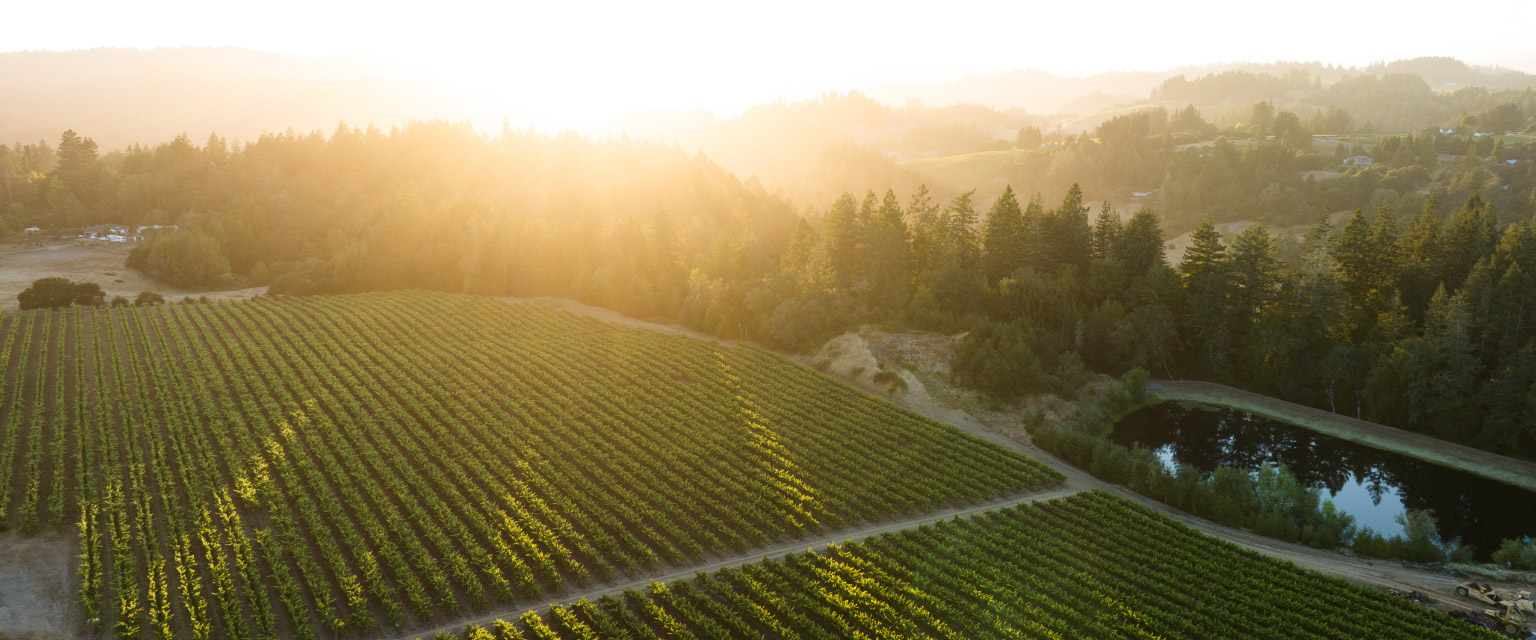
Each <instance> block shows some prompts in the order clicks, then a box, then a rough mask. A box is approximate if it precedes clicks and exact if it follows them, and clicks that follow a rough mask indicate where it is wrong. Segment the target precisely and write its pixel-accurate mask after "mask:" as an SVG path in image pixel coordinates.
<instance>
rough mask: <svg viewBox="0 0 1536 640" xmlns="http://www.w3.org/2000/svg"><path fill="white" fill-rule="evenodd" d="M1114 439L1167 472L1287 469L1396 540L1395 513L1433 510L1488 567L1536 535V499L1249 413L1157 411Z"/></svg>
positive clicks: (1118, 430) (1129, 423) (1140, 415)
mask: <svg viewBox="0 0 1536 640" xmlns="http://www.w3.org/2000/svg"><path fill="white" fill-rule="evenodd" d="M1109 439H1110V440H1112V441H1114V442H1117V443H1119V444H1123V445H1127V446H1129V445H1132V444H1141V445H1142V446H1144V447H1146V448H1148V449H1151V450H1152V451H1153V452H1154V453H1156V454H1157V456H1158V457H1159V458H1160V459H1162V461H1163V463H1164V464H1168V465H1170V468H1171V466H1172V465H1173V464H1181V465H1190V466H1194V467H1196V468H1198V469H1202V470H1205V471H1210V470H1212V469H1215V468H1216V467H1220V466H1225V467H1235V468H1243V469H1257V468H1258V467H1259V466H1261V465H1263V464H1264V463H1266V462H1278V463H1282V464H1284V465H1285V466H1286V467H1289V468H1290V470H1291V472H1292V473H1294V474H1296V476H1297V477H1298V478H1299V479H1300V480H1301V481H1302V482H1303V483H1307V484H1310V485H1312V486H1314V487H1317V488H1318V489H1321V490H1322V497H1323V498H1325V499H1329V500H1332V501H1333V503H1334V504H1335V505H1336V506H1338V508H1339V510H1341V511H1344V512H1346V513H1349V514H1350V515H1352V516H1354V517H1355V523H1356V524H1357V525H1361V526H1369V527H1371V528H1372V529H1375V530H1376V531H1377V532H1379V533H1382V534H1383V535H1386V536H1389V537H1390V536H1393V535H1397V534H1400V533H1402V531H1403V529H1402V527H1401V526H1400V525H1398V524H1397V522H1396V521H1395V518H1396V517H1397V515H1398V514H1400V513H1403V512H1404V511H1407V510H1410V509H1428V510H1429V511H1430V512H1431V513H1433V514H1434V516H1435V519H1436V520H1437V521H1438V523H1439V529H1440V536H1441V537H1442V538H1443V539H1446V540H1450V539H1460V540H1461V541H1462V543H1463V544H1467V545H1471V546H1473V547H1474V548H1475V549H1476V551H1477V555H1478V557H1479V558H1482V559H1484V560H1486V559H1487V558H1488V556H1489V554H1491V553H1493V551H1494V550H1495V549H1497V548H1498V545H1499V542H1500V541H1501V540H1503V539H1505V538H1518V537H1520V536H1523V535H1536V493H1533V492H1530V491H1526V490H1524V489H1521V488H1518V487H1514V486H1510V485H1507V484H1504V483H1501V482H1498V481H1495V480H1488V479H1485V478H1482V477H1479V476H1475V475H1472V474H1470V473H1466V472H1464V471H1458V470H1455V469H1451V468H1448V467H1443V466H1440V465H1436V464H1431V463H1428V462H1424V461H1422V460H1418V459H1416V458H1410V457H1408V456H1405V455H1402V454H1397V453H1392V452H1390V451H1383V450H1380V449H1375V448H1372V447H1367V446H1365V445H1359V444H1355V443H1353V442H1349V441H1346V440H1340V439H1338V438H1334V437H1331V436H1325V435H1322V434H1319V433H1317V432H1315V431H1311V430H1308V429H1304V428H1301V427H1297V426H1294V425H1290V424H1286V423H1283V422H1277V421H1275V420H1270V419H1268V418H1263V417H1259V416H1255V415H1252V414H1249V413H1247V412H1244V411H1238V410H1235V409H1223V408H1218V407H1211V406H1206V405H1199V404H1193V403H1172V402H1168V403H1163V404H1158V405H1153V406H1150V407H1146V408H1143V409H1140V410H1138V411H1136V412H1134V413H1132V414H1131V415H1129V416H1126V417H1125V418H1124V419H1122V420H1121V421H1120V422H1119V423H1118V424H1116V425H1115V429H1114V432H1113V433H1111V434H1110V436H1109Z"/></svg>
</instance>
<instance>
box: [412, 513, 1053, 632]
mask: <svg viewBox="0 0 1536 640" xmlns="http://www.w3.org/2000/svg"><path fill="white" fill-rule="evenodd" d="M1078 491H1079V490H1078V489H1073V488H1070V487H1057V488H1054V489H1047V490H1045V491H1042V492H1039V493H1029V494H1024V495H1019V496H1013V497H1009V498H1005V499H1002V500H994V501H992V502H986V503H982V504H978V505H972V506H969V507H961V508H956V509H943V510H940V511H935V512H932V513H928V514H924V515H921V516H917V517H914V518H907V519H904V520H893V521H888V522H880V523H876V524H872V525H869V526H865V527H859V528H856V529H848V530H844V531H839V532H837V533H834V534H831V535H825V536H818V537H815V538H806V539H803V540H794V541H791V542H786V543H782V544H777V545H774V546H771V547H763V548H759V549H753V550H752V551H749V552H747V553H742V554H737V555H733V556H727V557H723V558H720V559H717V560H714V561H712V562H704V563H700V564H695V565H690V566H686V567H671V568H667V569H663V570H661V571H657V572H653V573H650V574H646V575H645V576H643V577H640V578H631V579H625V580H617V581H613V582H608V583H605V584H602V585H596V586H587V587H581V588H577V589H574V590H568V591H567V592H564V593H560V594H556V595H554V596H553V597H550V598H547V599H545V600H541V601H539V602H530V603H528V604H524V605H518V606H516V607H512V608H508V609H504V610H502V611H499V612H497V613H491V614H484V615H476V616H473V617H468V618H462V619H460V620H456V621H454V622H451V623H448V624H445V625H443V626H440V627H436V628H432V629H425V630H421V631H415V632H412V633H409V634H406V635H402V636H397V638H398V639H399V640H406V639H408V638H421V637H427V636H431V635H433V634H436V633H437V632H439V631H447V632H450V633H457V632H459V631H463V630H464V625H467V624H478V625H481V626H487V625H490V624H491V623H492V622H495V621H496V620H498V619H501V620H507V621H509V622H510V621H512V620H513V619H515V618H516V617H517V616H519V615H521V614H522V612H524V611H530V610H533V611H538V610H542V609H545V608H547V607H549V606H550V605H555V604H558V605H570V604H575V603H576V602H579V601H581V600H583V599H585V600H595V599H597V598H600V597H602V596H619V595H623V593H624V592H625V591H626V590H629V589H641V588H644V587H645V586H646V585H648V584H651V583H652V582H673V581H676V580H686V579H689V578H692V577H693V576H694V574H696V573H698V572H700V571H718V570H720V569H727V568H735V567H740V566H742V565H746V564H751V563H754V562H761V561H763V560H775V559H778V558H783V557H784V556H786V555H789V554H791V553H799V552H801V551H805V550H808V549H825V548H827V546H828V545H831V544H844V543H848V542H854V541H857V540H863V539H865V538H872V537H875V536H878V535H881V534H884V533H895V532H897V531H904V530H906V529H913V528H916V527H920V526H923V525H926V524H933V523H935V522H939V521H941V520H948V519H950V518H969V517H971V516H975V515H977V514H980V513H984V512H987V511H993V510H996V509H1006V508H1008V507H1013V506H1018V505H1021V504H1028V503H1031V502H1039V501H1042V500H1054V499H1056V498H1065V497H1067V496H1070V495H1072V494H1074V493H1077V492H1078Z"/></svg>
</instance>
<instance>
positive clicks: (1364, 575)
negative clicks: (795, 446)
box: [477, 298, 1529, 620]
mask: <svg viewBox="0 0 1536 640" xmlns="http://www.w3.org/2000/svg"><path fill="white" fill-rule="evenodd" d="M512 301H514V302H536V303H546V304H553V305H554V306H557V307H560V308H563V309H566V310H568V311H572V312H575V313H582V314H586V315H589V316H591V317H594V318H597V319H599V320H604V321H607V322H617V323H621V324H626V325H629V326H634V327H639V328H644V329H652V330H662V331H666V332H668V333H675V334H679V335H687V336H690V337H695V338H699V339H704V340H712V341H715V342H724V341H722V340H720V339H719V338H715V337H713V336H708V335H705V334H701V333H699V332H696V331H692V330H689V329H685V328H682V327H676V326H670V325H660V324H656V323H652V322H645V321H642V320H636V319H634V318H629V317H626V316H623V315H621V314H618V313H615V312H613V311H610V310H607V309H601V308H597V307H592V306H590V305H585V304H582V303H579V302H574V301H570V300H560V299H553V298H551V299H524V298H517V299H512ZM786 355H787V354H786ZM794 359H796V360H797V361H800V362H802V364H804V361H803V359H800V358H794ZM854 386H856V387H858V388H860V389H861V390H863V391H864V392H866V393H869V394H870V395H873V396H875V397H877V398H879V399H881V400H885V401H887V402H893V403H895V404H897V405H898V406H902V407H903V408H906V409H908V410H911V411H913V412H915V413H918V414H922V415H924V416H927V417H928V418H930V419H933V420H936V421H938V422H943V423H946V424H950V425H953V426H955V427H956V428H958V429H960V430H962V431H965V432H967V433H970V434H971V435H974V436H976V437H979V438H982V439H983V440H987V441H989V442H993V443H995V444H997V445H999V446H1001V447H1003V448H1006V449H1010V450H1013V451H1016V452H1019V453H1023V454H1025V455H1027V456H1029V457H1031V458H1033V459H1035V460H1038V461H1040V462H1042V463H1044V464H1046V465H1049V466H1050V467H1051V468H1054V469H1056V470H1057V471H1060V472H1061V473H1062V474H1064V475H1066V477H1067V481H1066V483H1065V485H1064V486H1063V487H1062V488H1061V489H1058V490H1055V491H1052V492H1049V494H1040V496H1034V497H1029V498H1024V499H1021V500H1019V502H1023V501H1028V500H1029V499H1038V498H1039V497H1043V496H1045V495H1051V496H1055V495H1058V494H1059V495H1070V494H1072V493H1076V492H1078V491H1086V490H1092V489H1099V490H1102V491H1105V492H1108V493H1113V494H1115V495H1118V496H1122V497H1125V498H1128V499H1131V500H1135V501H1137V502H1139V503H1141V504H1143V505H1146V506H1148V507H1150V508H1152V509H1155V510H1157V511H1159V512H1161V513H1163V514H1165V515H1167V516H1168V517H1171V518H1173V519H1175V520H1178V521H1180V522H1183V523H1184V524H1186V525H1188V526H1190V527H1193V528H1195V529H1198V530H1200V531H1202V532H1204V533H1206V534H1209V535H1212V536H1215V537H1217V538H1221V539H1223V540H1226V541H1228V542H1231V543H1233V544H1236V545H1238V546H1240V547H1244V548H1247V549H1251V550H1253V551H1257V552H1259V553H1263V554H1266V555H1269V556H1272V557H1275V558H1280V559H1282V560H1286V561H1289V562H1292V563H1294V564H1296V565H1299V566H1302V567H1306V568H1308V569H1311V570H1314V571H1318V572H1320V573H1325V574H1328V575H1332V576H1336V577H1339V578H1343V579H1346V580H1350V581H1352V582H1356V583H1360V584H1364V585H1369V586H1373V587H1378V588H1382V589H1387V588H1392V589H1398V590H1400V591H1405V592H1406V591H1413V590H1418V591H1420V592H1423V593H1424V594H1426V595H1427V596H1429V603H1430V604H1431V605H1433V606H1434V607H1436V608H1438V609H1441V610H1466V609H1471V608H1474V606H1475V603H1474V602H1472V601H1471V600H1467V599H1464V598H1460V597H1458V596H1457V595H1455V586H1456V584H1458V583H1459V582H1461V581H1462V579H1461V578H1457V577H1454V576H1450V575H1446V574H1442V573H1437V572H1434V571H1428V570H1423V569H1417V568H1412V567H1407V566H1404V565H1403V564H1402V563H1399V562H1392V561H1384V560H1373V559H1369V558H1359V557H1355V556H1351V555H1347V554H1344V553H1340V552H1335V551H1325V550H1321V549H1313V548H1311V547H1306V546H1302V545H1298V544H1290V543H1287V542H1282V541H1279V540H1274V539H1271V538H1266V537H1264V536H1260V535H1257V534H1254V533H1251V532H1248V531H1244V530H1241V529H1234V528H1232V527H1227V526H1223V525H1220V524H1216V523H1215V522H1211V521H1209V520H1206V519H1204V518H1199V517H1196V516H1193V515H1190V514H1188V513H1185V512H1183V511H1180V510H1178V509H1174V508H1172V507H1170V506H1168V505H1165V504H1163V503H1161V502H1157V501H1155V500H1152V499H1150V498H1147V497H1145V496H1142V495H1140V494H1137V493H1134V492H1132V491H1130V490H1129V489H1126V488H1124V487H1121V486H1118V485H1113V484H1110V483H1107V482H1104V481H1102V480H1099V479H1098V478H1095V477H1093V476H1091V475H1089V474H1088V473H1087V472H1086V471H1083V470H1081V469H1078V468H1077V467H1074V466H1072V465H1070V464H1068V463H1067V462H1065V461H1063V460H1061V459H1059V458H1057V457H1055V456H1053V455H1051V454H1049V453H1047V452H1045V451H1044V450H1043V449H1040V448H1039V447H1036V446H1034V445H1033V444H1030V443H1028V442H1027V439H1025V438H1020V439H1015V438H1014V437H1010V436H1007V435H1004V434H1002V433H999V432H998V431H997V430H995V429H993V428H991V427H989V426H987V424H984V423H983V422H982V421H980V420H977V419H976V418H975V417H974V416H972V415H971V414H970V413H968V412H966V411H964V410H963V409H960V408H956V407H950V406H943V405H942V404H941V403H938V402H934V401H932V400H931V399H930V398H929V397H928V396H927V394H900V395H898V396H896V397H891V396H889V395H886V394H884V393H881V390H880V389H878V388H875V387H872V386H870V385H868V384H863V383H857V382H856V383H855V384H854ZM1213 386H1217V387H1219V386H1220V385H1213ZM1165 391H1166V389H1165ZM1234 391H1236V390H1234ZM1250 395H1252V394H1250ZM1259 397H1260V398H1262V397H1263V396H1259ZM1271 400H1273V399H1271ZM1275 402H1279V401H1275ZM1286 404H1289V403H1286ZM1323 413H1324V414H1325V415H1330V416H1331V415H1333V414H1327V413H1326V412H1323ZM1367 424H1369V423H1367ZM1377 426H1380V425H1377ZM1002 506H1005V505H995V506H990V507H989V506H985V505H983V506H980V507H976V508H974V509H971V510H969V511H970V512H971V513H976V512H980V511H984V510H987V509H989V508H1000V507H1002ZM954 515H956V514H948V515H942V516H938V517H940V518H945V517H953V516H954ZM926 520H927V518H926V517H925V518H920V519H915V520H913V521H902V522H892V523H887V524H883V525H879V526H878V528H879V530H880V531H887V530H897V529H900V528H904V527H906V526H917V524H921V523H922V522H923V521H926ZM861 533H864V532H863V531H862V530H860V531H849V532H844V533H842V534H839V536H838V537H836V538H835V539H837V540H849V539H856V537H858V536H860V535H861ZM811 544H824V541H819V540H818V541H801V542H797V543H794V544H792V545H790V546H792V547H794V548H797V549H804V548H806V547H807V546H809V545H811ZM780 555H782V553H781V554H780ZM762 557H763V554H762V552H760V551H758V552H753V553H751V554H746V555H744V556H743V557H742V558H745V559H747V560H748V561H750V560H756V559H761V558H762ZM742 558H736V559H729V560H723V561H721V566H730V565H729V563H732V562H739V561H742ZM709 566H713V565H709ZM709 566H700V567H694V568H688V569H687V570H683V571H677V572H673V573H670V574H663V575H657V576H652V577H647V578H644V579H642V580H637V581H632V582H631V583H630V585H631V586H637V585H644V584H647V583H649V582H651V581H652V580H663V579H667V578H668V577H669V576H676V577H688V576H691V575H692V573H693V572H694V571H696V570H707V569H708V568H709ZM1483 581H1486V580H1483ZM1502 586H1505V587H1509V588H1517V589H1528V588H1529V586H1528V585H1519V584H1504V585H1502ZM613 588H617V589H618V590H619V591H620V592H622V590H623V588H622V587H611V586H604V587H599V588H596V589H593V590H591V591H589V592H583V593H570V594H562V595H560V596H558V597H556V598H555V599H552V600H550V601H549V602H548V603H530V604H528V605H526V606H520V607H519V608H517V609H516V612H517V613H521V612H522V611H525V610H528V609H537V608H542V607H544V606H547V604H553V603H559V602H574V601H576V600H579V599H581V598H583V597H596V596H600V595H603V594H605V593H610V592H611V589H613ZM509 615H515V613H513V612H512V611H504V612H502V613H501V614H500V616H509ZM496 617H498V616H497V615H490V616H483V617H481V618H477V619H485V620H494V619H495V618H496Z"/></svg>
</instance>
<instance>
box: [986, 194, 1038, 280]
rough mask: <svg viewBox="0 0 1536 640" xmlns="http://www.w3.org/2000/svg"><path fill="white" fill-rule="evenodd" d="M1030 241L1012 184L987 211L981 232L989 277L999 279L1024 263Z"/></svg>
mask: <svg viewBox="0 0 1536 640" xmlns="http://www.w3.org/2000/svg"><path fill="white" fill-rule="evenodd" d="M1028 242H1029V239H1028V238H1027V237H1026V235H1025V229H1024V214H1023V212H1022V211H1020V210H1019V201H1018V199H1017V198H1016V197H1014V195H1013V187H1004V188H1003V195H1001V196H998V198H997V201H996V202H994V203H992V209H991V210H990V211H988V212H987V222H986V228H985V230H984V232H983V234H982V251H983V256H982V259H983V267H984V268H985V270H986V273H987V278H989V279H991V280H993V281H997V280H1000V279H1002V278H1004V277H1007V276H1008V274H1011V273H1013V271H1014V270H1015V269H1018V268H1019V267H1022V266H1024V263H1025V259H1026V258H1027V255H1026V252H1027V248H1026V247H1027V245H1028Z"/></svg>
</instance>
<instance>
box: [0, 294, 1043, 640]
mask: <svg viewBox="0 0 1536 640" xmlns="http://www.w3.org/2000/svg"><path fill="white" fill-rule="evenodd" d="M0 339H3V341H4V343H3V348H0V349H3V351H0V360H3V362H4V367H5V371H4V378H3V381H4V387H3V389H0V425H3V426H0V428H3V430H4V431H3V436H0V437H3V446H0V479H3V480H4V481H5V482H6V484H5V485H4V486H6V487H7V488H8V490H7V491H6V492H4V493H3V494H0V524H3V525H4V526H6V527H7V528H11V529H20V530H22V531H23V532H27V533H31V532H39V531H48V530H61V531H63V530H68V529H69V528H71V527H78V529H79V539H80V544H81V548H80V559H79V602H80V605H81V607H82V609H83V610H84V617H85V618H86V619H87V620H88V621H90V623H91V624H94V625H96V628H98V629H101V630H103V631H107V630H110V631H111V632H113V633H114V634H116V635H117V636H118V637H145V636H146V635H147V636H153V637H173V636H174V637H191V638H226V637H229V638H234V637H255V638H286V637H298V638H314V637H317V635H318V636H320V637H334V636H335V635H340V636H343V637H362V636H363V635H366V634H368V633H370V632H375V633H376V631H374V630H380V631H384V630H390V629H393V628H394V627H395V625H397V624H398V625H400V627H402V628H409V627H411V626H415V625H420V624H423V623H426V622H430V621H434V620H445V619H449V618H452V617H454V616H458V615H464V614H467V613H470V612H473V611H477V610H484V609H486V608H488V607H490V606H492V605H493V604H495V603H510V602H519V601H527V600H531V599H533V598H535V597H537V596H540V595H547V594H554V593H557V592H559V591H560V590H561V589H562V588H565V587H567V586H570V585H576V584H589V583H595V582H604V581H607V580H610V579H614V578H618V577H621V576H625V575H637V574H639V573H642V572H645V571H647V570H650V569H652V568H656V567H659V566H674V565H675V566H687V565H689V564H692V563H693V562H694V561H696V560H699V559H703V558H708V557H713V556H719V555H731V554H736V553H741V552H745V551H748V550H751V549H754V548H757V547H761V546H764V545H766V544H768V543H771V542H774V541H781V540H789V539H793V538H795V537H796V536H802V535H806V534H808V533H811V532H823V531H831V530H837V529H841V528H846V527H849V526H851V525H854V524H857V523H862V522H870V521H879V520H885V519H890V518H892V517H893V516H897V515H902V514H911V513H918V512H925V511H930V510H933V509H935V508H938V507H941V506H949V505H956V504H963V503H974V502H977V501H981V500H985V499H991V498H998V497H1002V496H1005V495H1013V494H1020V493H1024V492H1028V491H1031V490H1034V489H1038V488H1041V487H1043V486H1047V485H1051V484H1055V483H1058V482H1060V481H1061V480H1062V476H1060V475H1059V474H1058V473H1056V472H1055V471H1052V470H1050V469H1047V468H1046V467H1044V466H1043V465H1040V464H1039V463H1036V462H1034V461H1031V460H1029V459H1026V458H1024V457H1021V456H1019V455H1017V454H1013V453H1010V452H1007V451H1005V450H1003V449H1001V448H999V447H996V446H993V445H991V444H989V443H986V442H983V441H981V440H979V439H976V438H973V437H970V436H968V435H965V434H963V433H961V432H959V431H958V430H955V429H954V428H951V427H947V426H944V425H940V424H938V423H935V422H932V421H929V420H927V419H924V418H921V417H919V416H916V415H914V414H911V413H909V412H906V411H903V410H900V409H898V408H895V407H893V406H891V405H889V404H887V403H884V402H880V401H877V400H875V399H873V398H870V397H868V396H865V395H863V394H861V393H859V392H857V391H854V390H853V389H851V388H849V387H846V386H844V385H842V384H840V383H837V382H835V381H832V380H831V379H829V378H826V377H824V376H821V375H819V374H817V373H815V372H813V371H811V370H809V369H806V368H804V367H801V366H799V365H796V364H794V363H791V362H788V361H786V360H784V359H782V358H780V357H778V356H776V355H773V354H771V353H769V352H766V351H763V350H761V349H757V348H751V347H731V346H722V345H718V344H715V343H711V342H703V341H697V340H692V339H688V338H682V337H677V336H669V335H664V334H659V333H655V332H649V331H644V330H639V329H631V328H626V327H622V326H619V325H613V324H606V323H602V322H598V321H596V320H591V319H587V318H583V317H579V316H576V315H573V314H570V313H566V312H563V311H559V310H555V309H552V308H549V307H544V306H540V305H532V304H509V303H506V302H502V301H499V300H494V299H489V298H474V297H465V296H452V295H442V294H429V293H420V292H398V293H384V294H361V295H353V296H337V297H313V298H303V299H277V300H258V301H252V302H243V303H234V304H208V303H205V304H178V305H160V306H152V307H135V308H127V307H113V308H102V309H82V308H79V307H76V308H71V309H66V310H61V311H51V312H50V311H33V312H22V313H19V314H12V315H9V316H6V317H5V318H4V320H3V325H0Z"/></svg>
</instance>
